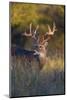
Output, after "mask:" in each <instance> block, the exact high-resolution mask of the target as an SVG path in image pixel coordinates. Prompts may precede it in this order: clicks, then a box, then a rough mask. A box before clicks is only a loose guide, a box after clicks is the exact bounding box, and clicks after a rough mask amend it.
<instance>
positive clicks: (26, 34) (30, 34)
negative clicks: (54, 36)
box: [23, 23, 32, 37]
mask: <svg viewBox="0 0 67 100" xmlns="http://www.w3.org/2000/svg"><path fill="white" fill-rule="evenodd" d="M31 28H32V23H30V33H26V31H25V32H24V34H23V35H24V36H27V37H28V36H29V37H31V36H32V31H31Z"/></svg>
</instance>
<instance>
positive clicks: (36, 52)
mask: <svg viewBox="0 0 67 100" xmlns="http://www.w3.org/2000/svg"><path fill="white" fill-rule="evenodd" d="M29 27H30V32H29V33H26V32H24V34H22V36H26V37H30V38H32V41H33V50H31V51H29V50H25V49H22V48H18V47H16V48H14V53H13V55H14V54H15V55H17V56H25V57H26V58H29V59H30V58H31V59H30V62H31V60H32V59H33V58H35V59H36V60H37V61H38V63H39V68H40V69H42V67H43V66H44V65H45V63H46V55H47V46H48V40H49V39H50V38H51V36H52V35H54V32H55V31H56V26H55V23H53V30H52V31H51V28H50V26H49V25H48V32H47V33H46V34H45V35H44V36H43V37H42V38H41V37H39V36H38V35H37V30H38V28H39V25H37V27H36V29H35V30H34V31H33V32H32V23H31V24H30V26H29ZM46 36H47V38H46V39H45V37H46Z"/></svg>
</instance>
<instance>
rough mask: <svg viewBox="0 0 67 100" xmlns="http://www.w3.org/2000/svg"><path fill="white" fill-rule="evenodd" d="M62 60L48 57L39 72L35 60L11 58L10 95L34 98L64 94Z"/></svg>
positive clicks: (61, 58)
mask: <svg viewBox="0 0 67 100" xmlns="http://www.w3.org/2000/svg"><path fill="white" fill-rule="evenodd" d="M64 89H65V87H64V59H63V57H57V56H55V57H53V58H51V57H48V58H47V62H46V63H45V65H44V66H43V68H42V69H41V70H39V64H38V62H37V61H36V59H33V60H32V61H31V62H29V61H28V59H26V58H23V57H22V58H21V57H12V66H11V94H12V96H13V97H16V96H36V95H53V94H64V92H65V90H64Z"/></svg>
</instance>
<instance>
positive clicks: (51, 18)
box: [10, 2, 65, 48]
mask: <svg viewBox="0 0 67 100" xmlns="http://www.w3.org/2000/svg"><path fill="white" fill-rule="evenodd" d="M64 9H65V6H63V5H47V4H46V5H41V4H27V3H16V2H11V3H10V23H11V27H13V30H16V31H14V32H16V34H17V32H19V33H22V32H24V31H25V30H26V31H27V30H28V31H29V24H30V23H32V24H33V29H34V28H35V27H36V25H37V24H39V26H40V27H39V34H45V32H47V31H48V28H47V24H49V25H51V27H53V26H52V24H53V22H55V23H56V26H57V29H58V31H57V32H56V33H55V37H54V41H55V42H53V41H52V43H51V46H52V47H53V46H56V45H57V41H58V46H59V47H60V48H63V46H64V34H65V33H64ZM16 26H17V27H16ZM13 34H14V33H13ZM53 44H54V45H53Z"/></svg>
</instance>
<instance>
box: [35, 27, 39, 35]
mask: <svg viewBox="0 0 67 100" xmlns="http://www.w3.org/2000/svg"><path fill="white" fill-rule="evenodd" d="M38 28H39V25H37V27H36V29H35V31H34V33H35V34H36V32H37V30H38Z"/></svg>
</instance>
